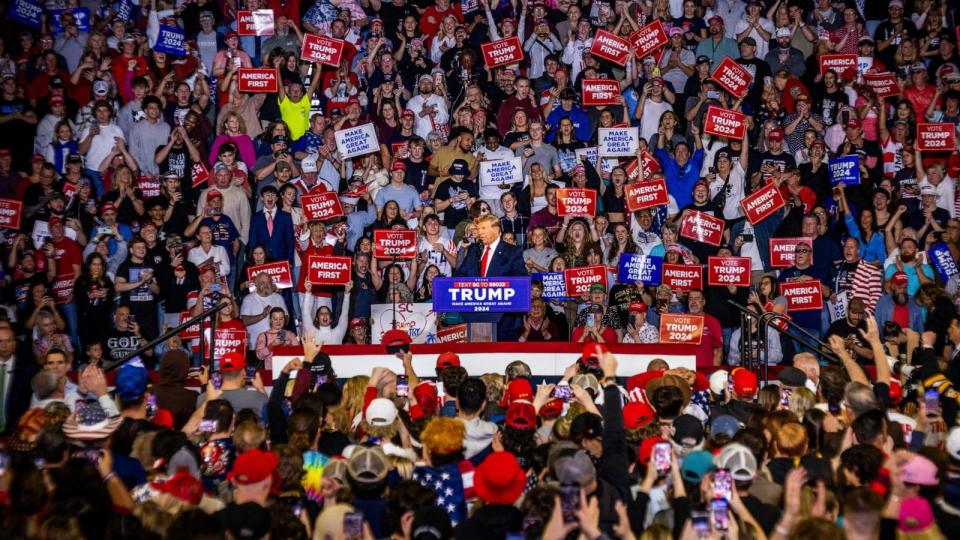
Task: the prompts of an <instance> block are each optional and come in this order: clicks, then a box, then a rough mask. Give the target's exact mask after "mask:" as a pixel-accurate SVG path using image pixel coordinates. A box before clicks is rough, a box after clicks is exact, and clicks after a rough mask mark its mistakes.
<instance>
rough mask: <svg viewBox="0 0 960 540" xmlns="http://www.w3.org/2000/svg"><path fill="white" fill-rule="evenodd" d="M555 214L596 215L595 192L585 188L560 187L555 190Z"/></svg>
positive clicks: (561, 215) (562, 215)
mask: <svg viewBox="0 0 960 540" xmlns="http://www.w3.org/2000/svg"><path fill="white" fill-rule="evenodd" d="M557 215H558V216H560V217H564V216H568V215H569V216H595V215H597V192H596V190H593V189H585V188H560V189H559V190H557Z"/></svg>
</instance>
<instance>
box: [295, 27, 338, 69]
mask: <svg viewBox="0 0 960 540" xmlns="http://www.w3.org/2000/svg"><path fill="white" fill-rule="evenodd" d="M343 46H344V43H343V40H342V39H336V38H332V37H327V36H318V35H317V34H304V35H303V46H302V47H300V59H301V60H306V61H308V62H320V63H321V64H324V65H327V66H334V67H338V66H340V59H341V58H342V57H343Z"/></svg>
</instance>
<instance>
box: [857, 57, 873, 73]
mask: <svg viewBox="0 0 960 540" xmlns="http://www.w3.org/2000/svg"><path fill="white" fill-rule="evenodd" d="M872 67H873V57H872V56H858V57H857V72H858V73H860V74H861V75H863V74H864V73H866V72H867V70H868V69H870V68H872Z"/></svg>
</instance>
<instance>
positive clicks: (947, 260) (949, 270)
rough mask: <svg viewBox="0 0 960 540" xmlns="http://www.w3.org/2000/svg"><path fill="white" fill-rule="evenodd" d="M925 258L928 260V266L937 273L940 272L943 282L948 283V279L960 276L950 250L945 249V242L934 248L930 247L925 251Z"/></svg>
mask: <svg viewBox="0 0 960 540" xmlns="http://www.w3.org/2000/svg"><path fill="white" fill-rule="evenodd" d="M927 256H928V257H927V258H928V259H930V264H932V265H933V267H934V268H936V269H937V272H940V277H942V278H943V281H950V278H952V277H953V276H955V275H957V274H960V268H958V267H957V261H955V260H954V259H953V255H952V254H951V253H950V248H949V247H947V244H946V242H940V243H939V244H936V245H934V246H931V247H930V249H928V250H927Z"/></svg>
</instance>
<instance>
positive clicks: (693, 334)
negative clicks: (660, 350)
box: [660, 313, 703, 345]
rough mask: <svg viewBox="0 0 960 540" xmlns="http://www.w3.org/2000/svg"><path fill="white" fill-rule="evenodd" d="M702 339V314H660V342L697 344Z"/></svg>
mask: <svg viewBox="0 0 960 540" xmlns="http://www.w3.org/2000/svg"><path fill="white" fill-rule="evenodd" d="M702 340H703V315H689V314H684V313H664V314H662V315H660V343H676V344H681V345H699V344H700V342H701V341H702Z"/></svg>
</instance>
